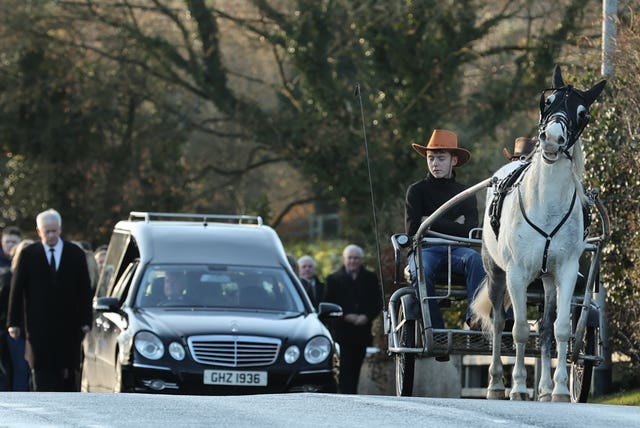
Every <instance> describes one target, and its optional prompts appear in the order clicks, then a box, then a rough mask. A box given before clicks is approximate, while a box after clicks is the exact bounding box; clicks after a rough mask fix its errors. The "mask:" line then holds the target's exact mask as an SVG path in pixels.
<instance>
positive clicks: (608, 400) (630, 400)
mask: <svg viewBox="0 0 640 428" xmlns="http://www.w3.org/2000/svg"><path fill="white" fill-rule="evenodd" d="M589 402H590V403H598V404H617V405H622V406H640V389H634V390H631V391H625V392H617V393H615V394H609V395H602V396H600V397H590V398H589Z"/></svg>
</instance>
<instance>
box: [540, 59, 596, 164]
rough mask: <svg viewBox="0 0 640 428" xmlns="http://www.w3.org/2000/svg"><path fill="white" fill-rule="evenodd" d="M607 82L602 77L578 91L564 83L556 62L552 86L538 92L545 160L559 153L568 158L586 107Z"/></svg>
mask: <svg viewBox="0 0 640 428" xmlns="http://www.w3.org/2000/svg"><path fill="white" fill-rule="evenodd" d="M606 83H607V81H606V80H601V81H600V82H598V83H596V84H595V85H594V86H593V87H592V88H591V89H589V90H588V91H581V90H579V89H576V88H574V87H573V86H571V85H567V84H565V83H564V80H563V79H562V73H561V72H560V66H558V65H556V66H555V68H554V70H553V83H552V84H553V87H552V88H549V89H545V90H544V91H542V94H541V95H540V120H539V123H538V139H539V141H540V147H541V150H542V158H543V159H544V161H545V162H547V163H554V162H555V161H557V160H558V158H559V153H563V154H564V155H565V156H566V157H567V158H569V159H571V148H572V147H573V145H574V144H575V143H576V141H578V138H580V134H582V131H583V130H584V128H585V126H587V124H588V123H589V120H590V119H591V116H590V114H589V107H590V106H591V104H592V103H593V102H594V101H595V100H596V98H597V97H598V95H600V92H602V89H603V88H604V85H605V84H606Z"/></svg>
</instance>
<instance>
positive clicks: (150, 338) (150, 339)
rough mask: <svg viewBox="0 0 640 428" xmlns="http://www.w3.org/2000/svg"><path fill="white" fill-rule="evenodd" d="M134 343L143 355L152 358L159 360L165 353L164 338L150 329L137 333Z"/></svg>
mask: <svg viewBox="0 0 640 428" xmlns="http://www.w3.org/2000/svg"><path fill="white" fill-rule="evenodd" d="M133 344H134V345H135V347H136V349H137V350H138V352H140V354H141V355H142V356H143V357H145V358H148V359H150V360H159V359H160V358H162V356H163V355H164V345H163V344H162V340H160V338H159V337H158V336H156V335H155V334H153V333H151V332H149V331H141V332H139V333H138V334H136V337H135V339H133Z"/></svg>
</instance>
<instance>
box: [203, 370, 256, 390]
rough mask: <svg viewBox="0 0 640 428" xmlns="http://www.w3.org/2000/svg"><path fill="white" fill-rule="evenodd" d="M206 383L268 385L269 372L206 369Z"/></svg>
mask: <svg viewBox="0 0 640 428" xmlns="http://www.w3.org/2000/svg"><path fill="white" fill-rule="evenodd" d="M204 383H205V385H240V386H266V385H267V372H248V371H233V370H205V371H204Z"/></svg>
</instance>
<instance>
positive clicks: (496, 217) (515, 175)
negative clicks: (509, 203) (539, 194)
mask: <svg viewBox="0 0 640 428" xmlns="http://www.w3.org/2000/svg"><path fill="white" fill-rule="evenodd" d="M530 165H531V162H526V163H523V164H522V165H520V166H519V167H518V168H516V169H514V170H513V171H511V172H510V173H509V175H507V176H506V177H504V178H503V179H502V180H500V181H499V182H498V183H497V184H496V185H495V190H494V192H493V194H494V196H493V199H492V200H491V205H490V206H489V223H490V224H491V228H492V229H493V233H494V234H495V235H496V239H498V234H499V232H500V217H501V215H502V206H503V204H504V197H505V196H506V195H507V193H509V192H510V191H511V190H512V189H513V188H514V187H515V186H517V184H518V183H519V180H520V178H521V177H522V176H523V172H524V171H525V170H526V169H527V168H528V167H529V166H530Z"/></svg>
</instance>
